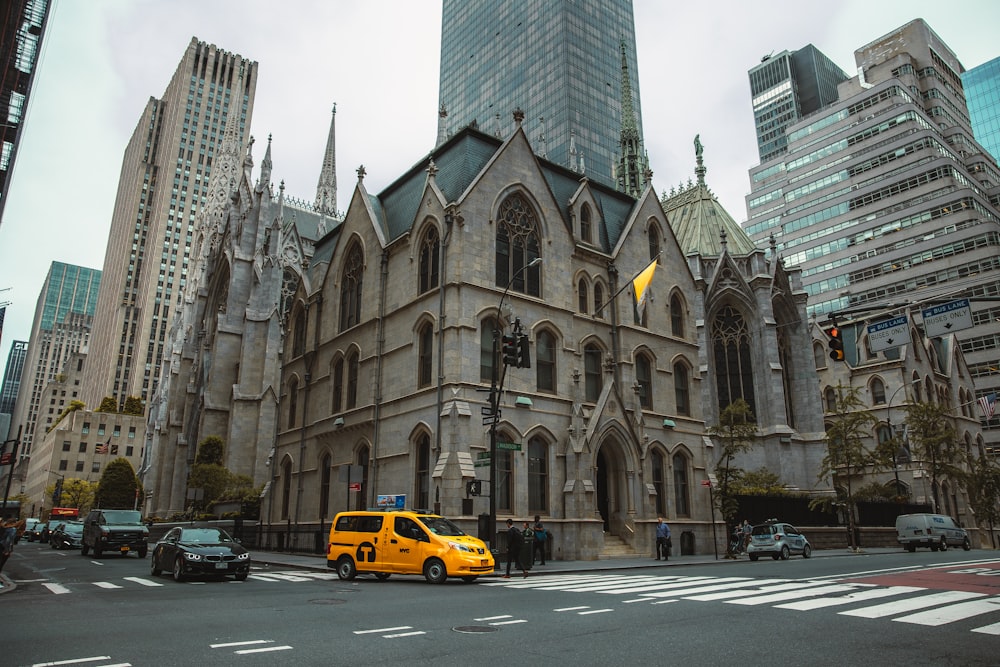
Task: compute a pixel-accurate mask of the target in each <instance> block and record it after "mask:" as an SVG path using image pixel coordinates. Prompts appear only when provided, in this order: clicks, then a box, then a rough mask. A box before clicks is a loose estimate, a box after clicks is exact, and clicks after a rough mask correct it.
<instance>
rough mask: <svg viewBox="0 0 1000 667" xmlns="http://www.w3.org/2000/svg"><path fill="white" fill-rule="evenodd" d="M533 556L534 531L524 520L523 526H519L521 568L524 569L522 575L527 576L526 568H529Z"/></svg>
mask: <svg viewBox="0 0 1000 667" xmlns="http://www.w3.org/2000/svg"><path fill="white" fill-rule="evenodd" d="M534 556H535V531H533V530H531V526H530V525H529V524H528V522H527V521H525V522H524V526H523V527H522V528H521V569H522V570H523V571H524V576H526V577H527V576H528V570H530V569H531V564H532V562H533V561H534Z"/></svg>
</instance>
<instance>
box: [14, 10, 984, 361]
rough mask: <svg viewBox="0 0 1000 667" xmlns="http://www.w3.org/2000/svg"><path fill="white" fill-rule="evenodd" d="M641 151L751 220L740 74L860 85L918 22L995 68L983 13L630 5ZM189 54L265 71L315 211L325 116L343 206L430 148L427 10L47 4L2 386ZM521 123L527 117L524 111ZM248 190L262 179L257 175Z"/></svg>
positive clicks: (18, 180)
mask: <svg viewBox="0 0 1000 667" xmlns="http://www.w3.org/2000/svg"><path fill="white" fill-rule="evenodd" d="M634 9H635V22H636V41H637V46H638V60H639V71H638V73H632V81H633V85H635V82H636V80H637V79H638V83H639V90H640V94H641V98H642V117H643V125H644V127H643V132H644V135H645V146H646V150H647V152H648V154H649V161H650V167H651V168H652V170H653V184H654V187H655V188H656V190H657V191H658V192H662V191H664V190H669V189H670V187H671V186H674V185H677V184H678V183H680V182H681V181H687V179H688V178H689V177H691V176H693V173H694V166H695V164H694V148H693V140H694V136H695V135H696V134H700V135H701V141H702V143H703V144H704V147H705V152H704V158H705V165H706V167H707V168H708V175H707V180H708V184H709V186H710V187H711V188H712V189H713V191H714V192H715V193H716V195H717V196H718V198H719V201H720V202H721V203H722V205H723V206H725V208H726V209H727V210H728V211H729V213H730V214H731V215H732V216H733V218H735V219H736V220H737V221H742V220H744V219H745V217H746V208H745V204H744V199H743V197H744V195H745V194H747V193H748V192H749V190H750V188H749V179H748V178H747V170H748V169H749V168H750V167H752V166H754V165H756V164H757V163H758V162H759V160H758V157H757V147H756V137H755V134H754V126H753V115H752V113H751V109H750V90H749V83H748V81H747V70H748V69H750V68H751V67H753V66H754V65H756V64H757V63H759V62H760V59H761V57H762V56H764V55H767V54H770V53H777V52H780V51H782V50H785V49H788V50H795V49H799V48H801V47H803V46H805V45H806V44H810V43H811V44H813V45H815V46H816V48H818V49H819V50H820V51H822V52H823V53H825V54H826V55H827V56H829V57H830V58H831V59H832V60H833V61H834V62H836V63H837V64H838V65H840V67H841V68H843V69H844V71H846V72H848V73H849V74H854V73H855V71H856V67H855V64H854V49H856V48H858V47H861V46H863V45H864V44H866V43H868V42H870V41H873V40H875V39H877V38H878V37H880V36H882V35H884V34H886V33H888V32H890V31H891V30H893V29H894V28H897V27H899V26H901V25H903V24H904V23H907V22H908V21H910V20H912V19H914V18H923V19H925V20H926V21H927V22H928V23H929V24H930V26H931V28H932V29H934V31H935V32H936V33H937V34H938V35H939V36H940V37H941V38H942V39H943V40H944V41H945V42H946V43H947V44H948V45H949V46H951V48H952V49H953V50H954V51H955V53H956V55H957V56H958V58H959V60H960V61H961V62H962V64H963V65H964V66H965V67H966V68H967V69H969V68H972V67H976V66H977V65H981V64H983V63H984V62H986V61H988V60H991V59H993V58H995V57H997V56H1000V41H998V39H997V30H998V28H1000V2H997V1H996V0H964V1H960V0H951V1H948V2H944V1H942V0H935V1H933V2H928V1H924V0H907V1H906V2H901V1H898V0H864V1H860V0H857V1H856V0H851V1H844V2H840V1H838V0H827V1H825V2H813V1H811V0H795V1H792V2H785V1H783V0H770V1H769V2H763V3H757V2H747V1H746V0H725V1H718V0H717V1H715V2H712V1H707V2H706V1H702V2H679V1H676V0H634ZM192 37H197V38H198V39H200V40H203V41H206V42H210V43H212V44H216V45H217V46H219V47H220V48H223V49H225V50H228V51H232V52H235V53H238V54H240V55H242V56H244V57H247V58H250V59H252V60H256V61H257V62H258V63H259V64H260V69H259V74H258V80H257V95H256V101H255V103H254V113H253V119H252V123H251V131H252V133H253V135H254V136H255V138H256V139H257V142H258V143H257V150H255V159H256V161H257V165H258V167H259V163H260V159H261V157H262V156H263V147H264V146H265V145H266V143H265V142H266V139H267V136H268V135H269V134H270V135H273V145H272V157H273V162H274V173H273V181H274V182H275V183H277V182H278V181H280V180H284V181H285V183H286V188H287V190H286V191H287V192H288V193H289V194H291V195H294V196H296V197H300V198H303V199H306V200H312V199H313V198H314V197H315V192H316V182H317V179H318V177H319V170H320V167H321V165H322V158H323V150H324V148H325V144H326V137H327V131H328V129H329V123H330V111H331V108H332V105H333V104H334V103H336V104H337V180H338V195H339V196H338V200H339V201H338V206H339V208H340V209H344V208H346V206H347V204H348V202H349V201H350V197H351V192H352V190H353V188H354V185H355V183H356V181H357V175H356V173H355V170H356V169H357V168H358V166H359V165H361V164H364V166H365V170H366V172H367V176H366V186H367V188H368V190H369V191H370V192H378V191H380V190H381V189H382V188H383V187H385V186H387V185H388V184H390V183H391V182H392V181H393V180H395V178H397V177H398V176H399V175H401V174H402V172H403V171H405V170H406V169H407V168H408V167H410V166H412V165H413V164H415V163H416V162H418V161H419V160H420V158H421V157H423V156H424V155H426V154H427V153H428V152H430V150H431V149H432V148H433V146H434V142H435V138H436V131H437V108H438V99H437V95H438V62H439V50H440V42H441V2H440V0H364V1H363V2H358V1H357V0H283V2H280V3H279V2H274V1H273V0H53V10H52V13H51V15H50V19H49V26H48V31H47V33H46V35H45V39H44V45H43V51H42V57H41V60H40V63H39V65H38V71H37V75H36V79H35V87H34V90H33V92H32V95H31V100H30V106H29V109H28V113H27V118H26V129H25V133H24V139H23V141H22V143H21V146H20V152H19V154H18V160H17V165H16V167H15V170H14V173H13V180H12V183H11V188H10V193H9V197H8V200H7V204H6V210H5V212H4V218H3V223H2V225H0V290H4V289H5V288H9V289H6V291H0V303H2V302H5V301H10V302H11V303H10V305H9V306H8V307H7V314H6V322H5V324H4V327H3V337H2V339H0V378H2V377H3V375H2V372H3V371H2V369H3V367H4V366H5V365H6V362H7V355H8V354H9V352H10V348H11V344H12V343H13V341H15V340H27V338H28V336H29V335H30V331H31V321H32V318H33V317H34V310H35V304H36V301H37V299H38V293H39V291H40V289H41V286H42V284H43V282H44V280H45V275H46V273H47V271H48V269H49V265H50V264H51V262H53V261H61V262H66V263H70V264H78V265H82V266H86V267H90V268H95V269H101V268H102V267H103V261H104V249H105V245H106V242H107V235H108V231H109V229H110V223H111V212H112V208H113V206H114V199H115V191H116V188H117V184H118V176H119V172H120V170H121V159H122V154H123V152H124V149H125V145H126V143H127V142H128V139H129V137H130V136H131V134H132V132H133V130H134V129H135V125H136V122H137V121H138V119H139V116H140V114H141V113H142V111H143V108H144V106H145V104H146V102H147V100H148V99H149V98H150V97H159V96H160V95H162V94H163V91H164V90H165V89H166V86H167V82H168V81H169V80H170V77H171V76H172V74H173V72H174V70H175V69H176V67H177V63H178V62H179V61H180V58H181V56H182V55H183V53H184V49H185V48H186V47H187V45H188V43H189V42H190V40H191V38H192ZM525 111H526V112H527V113H528V115H530V113H531V110H530V109H525ZM255 175H256V173H255Z"/></svg>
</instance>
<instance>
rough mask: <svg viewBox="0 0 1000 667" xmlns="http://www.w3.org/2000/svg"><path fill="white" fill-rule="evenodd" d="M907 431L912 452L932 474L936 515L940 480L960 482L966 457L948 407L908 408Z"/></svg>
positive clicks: (914, 406)
mask: <svg viewBox="0 0 1000 667" xmlns="http://www.w3.org/2000/svg"><path fill="white" fill-rule="evenodd" d="M906 428H907V434H908V435H909V439H910V451H911V452H912V453H913V456H914V458H915V459H917V460H919V461H920V462H921V464H922V465H923V466H924V467H925V468H926V469H927V471H928V472H929V473H930V476H931V494H932V496H933V498H934V511H935V512H937V511H938V508H939V507H941V505H940V504H939V502H938V491H939V489H940V482H941V480H942V479H944V478H949V477H950V478H952V479H956V480H961V479H962V477H963V475H964V471H963V470H962V468H961V467H960V466H959V464H960V463H961V461H962V458H963V457H962V450H961V449H960V448H959V446H958V437H957V435H956V433H955V424H954V421H953V417H952V416H951V415H950V414H949V408H948V407H947V406H946V405H941V404H938V403H911V404H910V405H907V406H906Z"/></svg>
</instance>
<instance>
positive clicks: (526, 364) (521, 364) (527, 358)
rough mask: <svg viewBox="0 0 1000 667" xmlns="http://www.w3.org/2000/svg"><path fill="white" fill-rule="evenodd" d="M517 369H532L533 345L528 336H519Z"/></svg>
mask: <svg viewBox="0 0 1000 667" xmlns="http://www.w3.org/2000/svg"><path fill="white" fill-rule="evenodd" d="M517 367H518V368H531V343H530V342H529V341H528V334H518V335H517Z"/></svg>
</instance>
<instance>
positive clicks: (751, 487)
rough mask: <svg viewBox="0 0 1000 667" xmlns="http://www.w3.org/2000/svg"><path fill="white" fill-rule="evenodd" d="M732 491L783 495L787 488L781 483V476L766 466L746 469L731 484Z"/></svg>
mask: <svg viewBox="0 0 1000 667" xmlns="http://www.w3.org/2000/svg"><path fill="white" fill-rule="evenodd" d="M733 493H737V494H740V495H743V496H784V495H788V489H786V488H785V485H784V484H782V483H781V477H779V476H778V474H777V473H773V472H771V471H770V470H768V469H767V468H758V469H757V470H748V471H746V472H744V473H743V477H742V479H740V480H738V481H737V482H735V483H734V485H733Z"/></svg>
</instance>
